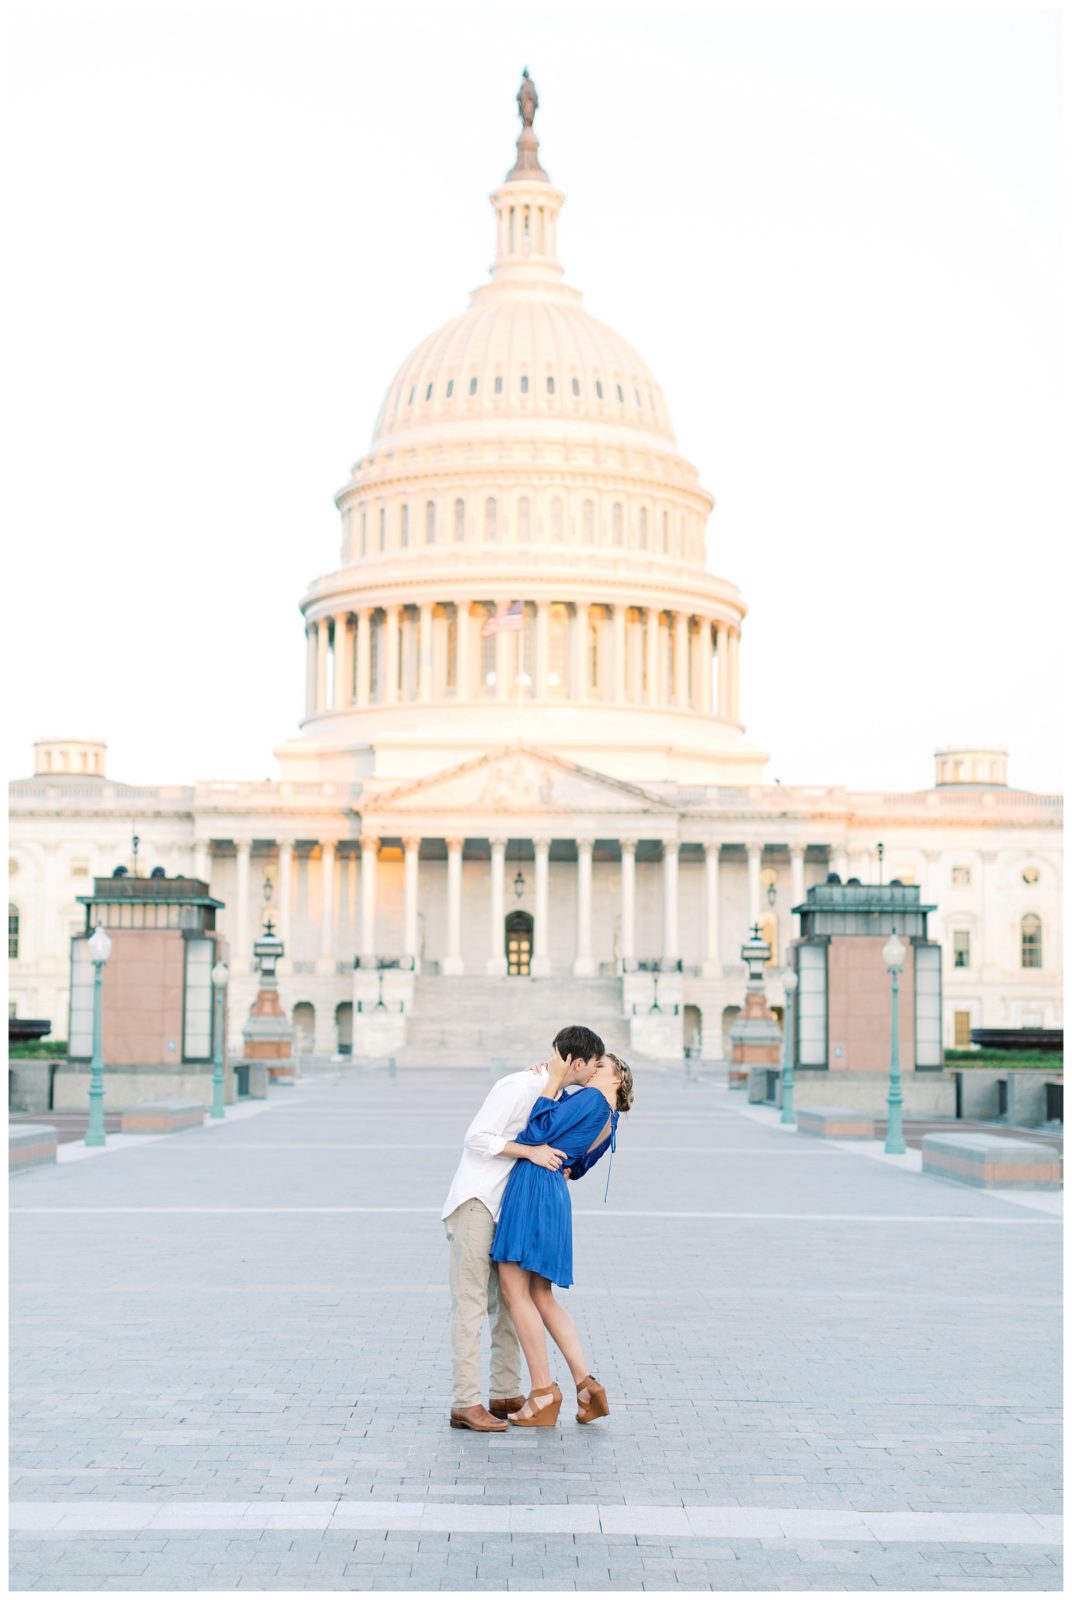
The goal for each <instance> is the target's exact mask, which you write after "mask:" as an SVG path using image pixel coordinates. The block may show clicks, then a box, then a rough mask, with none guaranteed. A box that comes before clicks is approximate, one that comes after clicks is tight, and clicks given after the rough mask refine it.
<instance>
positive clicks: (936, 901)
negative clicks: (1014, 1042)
mask: <svg viewBox="0 0 1072 1600" xmlns="http://www.w3.org/2000/svg"><path fill="white" fill-rule="evenodd" d="M923 857H924V862H925V865H924V868H923V883H922V884H921V886H920V887H921V889H922V891H923V892H922V894H921V895H920V900H921V901H922V903H923V904H924V905H925V906H937V907H938V909H937V911H932V912H931V913H930V915H929V916H928V918H927V937H928V938H930V939H936V940H938V941H939V942H941V940H942V937H943V929H942V888H943V880H942V852H941V851H940V850H925V851H924V852H923ZM985 958H986V932H985V929H984V931H983V949H982V951H980V966H981V965H982V962H983V960H985ZM978 1025H979V1026H983V1025H984V1024H983V1022H982V1020H980V1023H979V1024H978ZM943 1037H944V1033H943Z"/></svg>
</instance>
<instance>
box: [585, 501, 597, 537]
mask: <svg viewBox="0 0 1072 1600" xmlns="http://www.w3.org/2000/svg"><path fill="white" fill-rule="evenodd" d="M581 538H582V539H583V540H584V542H585V544H595V542H596V507H595V501H593V500H586V501H585V502H584V505H583V506H582V507H581Z"/></svg>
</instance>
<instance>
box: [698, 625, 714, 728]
mask: <svg viewBox="0 0 1072 1600" xmlns="http://www.w3.org/2000/svg"><path fill="white" fill-rule="evenodd" d="M698 651H699V662H700V710H701V711H702V712H703V714H704V716H705V717H709V716H710V715H711V619H710V618H709V617H701V618H700V634H699V645H698Z"/></svg>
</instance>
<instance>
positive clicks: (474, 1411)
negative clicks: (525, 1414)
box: [450, 1400, 525, 1433]
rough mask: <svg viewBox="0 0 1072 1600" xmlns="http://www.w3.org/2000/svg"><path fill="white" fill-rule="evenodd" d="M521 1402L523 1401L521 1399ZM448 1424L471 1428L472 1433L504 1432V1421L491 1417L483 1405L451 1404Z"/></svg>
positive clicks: (454, 1426)
mask: <svg viewBox="0 0 1072 1600" xmlns="http://www.w3.org/2000/svg"><path fill="white" fill-rule="evenodd" d="M521 1404H522V1405H524V1404H525V1402H524V1401H523V1400H522V1402H521ZM450 1425H451V1427H452V1428H472V1430H473V1432H474V1433H505V1432H506V1423H505V1422H500V1421H499V1420H498V1418H497V1417H493V1416H492V1414H491V1412H490V1411H485V1410H484V1407H483V1406H451V1408H450Z"/></svg>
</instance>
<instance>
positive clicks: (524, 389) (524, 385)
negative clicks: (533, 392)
mask: <svg viewBox="0 0 1072 1600" xmlns="http://www.w3.org/2000/svg"><path fill="white" fill-rule="evenodd" d="M528 392H529V375H528V373H527V372H523V373H522V374H521V393H522V394H528Z"/></svg>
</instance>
